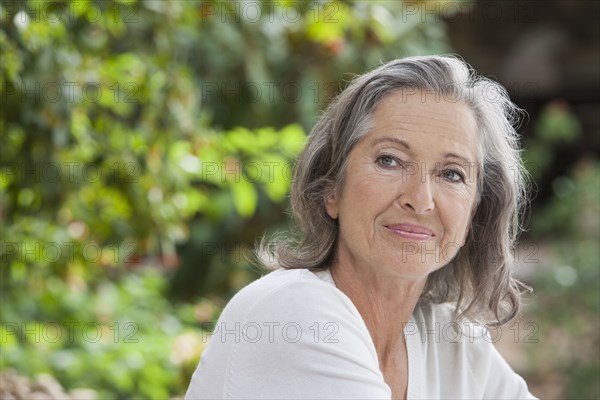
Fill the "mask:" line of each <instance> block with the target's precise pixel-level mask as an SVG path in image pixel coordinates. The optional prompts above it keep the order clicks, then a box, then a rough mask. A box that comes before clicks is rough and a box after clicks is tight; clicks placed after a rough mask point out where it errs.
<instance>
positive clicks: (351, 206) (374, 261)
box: [326, 91, 479, 279]
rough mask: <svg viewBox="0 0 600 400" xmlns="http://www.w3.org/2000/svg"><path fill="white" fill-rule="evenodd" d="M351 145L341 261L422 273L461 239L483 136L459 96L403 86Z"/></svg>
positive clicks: (339, 206) (337, 214) (337, 209)
mask: <svg viewBox="0 0 600 400" xmlns="http://www.w3.org/2000/svg"><path fill="white" fill-rule="evenodd" d="M373 123H374V124H373V126H372V129H371V130H370V131H369V132H368V133H367V134H366V135H365V136H364V137H363V138H362V139H361V140H360V141H359V142H358V143H357V144H356V145H355V146H354V148H353V149H352V151H351V153H350V156H349V159H348V164H347V168H346V173H345V182H344V185H343V187H342V188H341V191H340V192H338V193H336V194H334V195H332V196H331V197H329V198H328V199H327V200H326V208H327V212H328V214H329V215H330V216H331V217H332V218H338V219H339V235H338V243H337V257H336V263H340V264H346V263H350V264H351V265H352V266H354V267H356V268H363V267H365V268H372V269H374V270H376V272H377V273H379V274H385V275H390V276H403V277H405V278H410V279H421V278H424V277H426V276H427V275H428V274H429V273H431V272H433V271H435V270H436V269H438V268H440V267H442V266H444V265H446V264H447V263H448V262H449V261H450V260H451V259H452V258H453V257H454V256H455V255H456V253H457V252H458V250H459V248H460V247H461V246H462V245H464V243H465V240H466V237H467V233H468V229H469V225H470V222H471V217H472V215H473V213H474V207H475V200H476V195H477V173H478V172H477V171H478V168H477V163H478V162H479V159H478V156H477V155H478V150H477V149H478V136H477V126H476V122H475V118H474V115H473V113H472V111H471V110H470V109H469V108H468V107H467V106H466V105H465V104H463V103H462V102H448V101H445V100H444V99H443V98H442V97H436V96H434V95H433V94H430V93H428V94H425V93H424V92H417V93H414V92H413V93H412V94H406V93H403V92H401V91H398V92H394V93H393V94H390V95H388V96H387V97H386V98H384V99H383V101H382V102H380V103H379V105H378V106H377V108H376V109H375V110H374V112H373Z"/></svg>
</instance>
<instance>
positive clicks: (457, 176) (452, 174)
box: [442, 169, 465, 182]
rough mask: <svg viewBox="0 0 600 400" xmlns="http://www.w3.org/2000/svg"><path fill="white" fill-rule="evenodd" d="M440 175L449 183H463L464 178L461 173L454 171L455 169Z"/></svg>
mask: <svg viewBox="0 0 600 400" xmlns="http://www.w3.org/2000/svg"><path fill="white" fill-rule="evenodd" d="M442 175H443V176H444V178H445V179H447V180H449V181H451V182H464V181H465V176H464V175H463V173H462V172H460V171H458V170H455V169H448V170H446V171H444V172H442Z"/></svg>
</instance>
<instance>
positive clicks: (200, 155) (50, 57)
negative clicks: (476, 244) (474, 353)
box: [0, 0, 600, 399]
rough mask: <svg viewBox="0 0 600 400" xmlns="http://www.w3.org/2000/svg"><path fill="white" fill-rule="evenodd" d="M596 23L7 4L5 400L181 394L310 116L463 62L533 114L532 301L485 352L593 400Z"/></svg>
mask: <svg viewBox="0 0 600 400" xmlns="http://www.w3.org/2000/svg"><path fill="white" fill-rule="evenodd" d="M599 7H600V2H596V1H577V0H575V1H568V0H564V1H558V0H548V1H529V0H523V1H510V0H509V1H483V0H482V1H305V2H298V1H296V2H294V1H285V0H279V1H277V0H273V1H268V2H267V1H227V2H226V1H220V2H219V1H210V2H209V1H192V0H190V1H175V0H161V1H108V0H107V1H90V0H86V1H84V0H77V1H53V2H45V1H25V0H23V1H4V0H3V1H2V2H1V3H0V52H1V53H0V54H1V57H0V71H1V74H0V95H1V103H0V104H1V106H0V112H1V115H0V138H1V149H0V190H1V197H0V221H1V229H0V234H1V243H0V244H1V246H0V262H1V271H0V274H1V282H0V289H1V304H0V312H1V325H0V346H1V353H0V368H1V372H0V376H1V378H0V395H1V396H0V397H2V398H34V397H36V396H37V397H36V398H42V397H45V398H68V397H71V398H74V399H75V398H77V399H81V398H98V399H100V398H102V399H107V398H115V399H126V398H132V397H143V398H179V397H182V396H183V394H184V393H185V390H186V387H187V383H188V382H189V378H190V376H191V374H192V372H193V370H194V368H195V366H196V364H197V362H198V360H199V357H200V353H201V351H202V349H203V348H204V347H205V346H206V343H207V341H208V338H209V336H208V335H207V334H206V331H207V330H209V329H208V328H209V327H210V323H211V322H212V321H215V319H216V318H217V317H218V315H219V312H220V310H221V309H222V307H223V305H224V304H225V303H226V302H227V300H228V299H229V298H230V297H231V296H232V295H233V294H234V293H235V292H236V291H237V290H239V289H240V288H241V287H243V286H244V285H246V284H248V283H249V282H251V281H252V280H254V279H256V278H257V277H259V276H261V274H262V273H264V272H263V271H261V270H260V269H258V268H257V267H255V266H252V264H251V263H250V262H249V261H248V257H249V256H250V255H251V250H252V246H253V244H254V242H255V241H256V240H257V238H259V237H260V236H261V235H262V234H263V233H265V232H275V231H277V230H286V229H288V228H289V224H290V220H289V213H288V203H287V194H288V190H289V187H290V178H291V172H292V170H293V162H294V159H295V157H296V156H297V154H298V153H299V151H300V150H301V149H302V147H303V144H304V141H305V138H306V134H307V133H308V132H309V131H310V129H311V126H312V125H313V124H314V123H315V121H316V119H317V117H318V115H319V111H320V110H321V109H322V108H323V107H324V106H325V105H326V104H327V102H328V101H329V100H330V99H331V98H332V96H334V95H335V94H337V93H339V91H340V90H341V89H343V88H344V87H345V86H346V85H347V83H348V82H349V80H350V79H352V77H353V76H354V75H356V74H361V73H364V72H366V71H368V70H370V69H372V68H374V67H376V66H378V65H380V63H381V62H385V61H389V60H391V59H394V58H397V57H403V56H409V55H425V54H446V53H455V54H459V55H460V56H462V57H463V58H464V59H465V60H466V61H467V62H468V63H470V64H471V65H472V66H473V67H474V68H475V69H476V70H477V71H478V72H479V73H481V74H483V75H485V76H488V77H491V78H493V79H495V80H497V81H499V82H500V83H502V84H503V85H504V86H505V87H506V88H507V89H508V91H509V93H510V96H511V98H512V99H513V100H514V101H515V102H516V103H517V104H518V105H519V106H520V107H522V108H524V109H525V110H526V111H527V116H526V118H524V120H523V121H522V124H521V126H520V128H519V131H520V133H521V134H522V145H523V147H524V151H523V153H522V156H523V160H524V162H525V164H526V166H527V168H528V170H529V172H530V173H531V175H532V177H533V179H534V181H535V183H534V184H533V185H532V198H533V200H532V203H531V208H530V210H529V212H528V213H527V215H526V220H527V232H526V233H525V234H523V236H522V240H521V244H520V246H519V247H518V248H517V249H515V255H516V258H517V261H518V266H517V268H516V269H515V274H516V275H517V276H519V277H520V278H521V279H522V280H524V281H525V282H526V283H528V284H529V285H531V286H532V287H533V288H534V292H533V294H531V295H528V296H526V306H525V311H524V313H523V315H522V316H521V318H520V319H519V320H518V321H517V322H516V323H515V324H514V325H513V326H511V327H505V328H503V329H502V330H500V331H498V332H496V333H495V336H493V337H494V338H495V342H496V345H497V346H498V348H499V349H500V351H501V352H502V353H503V354H504V355H505V357H506V358H507V360H508V361H509V363H510V364H511V365H512V366H513V368H514V369H515V370H516V371H517V372H518V373H520V374H521V375H522V376H523V377H524V378H525V379H526V381H527V382H528V383H529V386H530V389H531V391H532V393H534V394H535V395H537V396H539V397H540V398H548V399H549V398H556V399H592V398H593V399H596V398H598V397H599V396H600V389H599V374H600V371H599V359H600V353H599V334H598V332H599V329H600V320H599V311H600V310H599V304H600V298H599V296H600V246H599V241H600V166H599V156H600V117H599V115H600V107H599V106H600V72H599V71H600V52H599V49H600V30H599V25H598V20H600V18H599V17H600V8H599ZM34 392H36V393H37V394H34ZM11 396H12V397H11ZM40 396H42V397H40Z"/></svg>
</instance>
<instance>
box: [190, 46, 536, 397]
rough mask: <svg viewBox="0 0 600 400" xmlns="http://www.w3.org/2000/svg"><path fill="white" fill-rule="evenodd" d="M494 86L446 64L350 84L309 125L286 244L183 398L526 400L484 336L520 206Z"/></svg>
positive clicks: (507, 284) (223, 322)
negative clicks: (292, 230)
mask: <svg viewBox="0 0 600 400" xmlns="http://www.w3.org/2000/svg"><path fill="white" fill-rule="evenodd" d="M517 110H518V109H517V108H516V107H515V106H514V105H513V104H512V103H511V102H510V100H509V99H508V97H507V95H506V92H505V90H504V89H503V88H502V87H501V86H500V85H498V84H497V83H495V82H493V81H490V80H488V79H485V78H481V77H478V76H476V75H475V74H474V73H473V72H472V71H471V70H470V69H469V68H468V66H467V65H466V64H465V63H464V62H462V61H461V60H459V59H457V58H453V57H441V56H428V57H410V58H404V59H399V60H395V61H392V62H389V63H387V64H385V65H383V66H381V67H379V68H377V69H375V70H373V71H371V72H369V73H367V74H365V75H362V76H360V77H358V78H356V79H354V80H353V81H352V83H351V84H350V85H349V86H348V88H347V89H345V90H344V91H343V92H342V93H341V94H340V95H339V96H338V97H337V98H336V99H335V100H334V101H333V102H332V103H331V104H330V105H329V106H328V107H327V109H326V111H325V112H324V114H323V115H322V117H321V118H320V120H319V122H318V123H317V124H316V126H315V127H314V129H313V130H312V132H311V134H310V136H309V139H308V143H307V145H306V148H305V150H304V152H303V153H302V154H301V156H300V158H299V161H298V164H297V166H296V170H295V175H294V182H293V184H292V191H291V204H292V211H293V215H294V217H295V222H296V224H297V228H298V230H299V233H300V237H299V238H291V237H290V238H285V237H283V238H282V237H279V238H278V239H277V240H274V241H271V242H270V243H267V242H266V241H263V243H262V244H261V246H260V251H259V256H260V259H261V262H262V264H263V265H265V266H267V267H271V268H273V269H275V271H273V272H271V273H269V274H267V275H266V276H264V277H262V278H261V279H259V280H257V281H255V282H253V283H252V284H250V285H248V286H247V287H246V288H244V289H242V290H241V291H240V292H239V293H238V294H237V295H235V296H234V297H233V299H232V300H231V301H230V302H229V303H228V305H227V306H226V307H225V309H224V310H223V313H222V315H221V317H220V318H219V320H218V322H217V324H216V326H215V329H214V332H213V335H212V338H211V340H210V342H209V344H208V346H207V348H206V349H205V351H204V352H203V354H202V357H201V360H200V364H199V365H198V368H197V370H196V372H195V373H194V375H193V377H192V381H191V383H190V386H189V389H188V392H187V395H186V398H189V399H192V398H253V399H265V398H295V399H300V398H306V399H317V398H319V399H324V398H327V399H351V398H357V399H390V398H394V399H396V398H399V399H404V398H408V399H417V398H425V399H437V398H452V399H462V398H469V399H482V398H489V399H501V398H503V399H529V398H534V397H533V396H532V395H531V394H530V393H529V391H528V390H527V385H526V384H525V382H524V381H523V379H522V378H521V377H519V376H518V375H517V374H515V373H514V372H513V371H512V369H511V368H510V367H509V365H508V364H507V363H506V362H505V361H504V360H503V359H502V357H501V356H500V355H499V353H498V352H497V351H496V350H495V348H494V346H493V344H492V343H491V340H490V336H489V335H487V334H486V330H485V329H483V328H482V327H483V326H485V325H484V324H492V325H496V326H502V325H504V324H506V323H507V322H509V321H511V320H512V319H513V318H514V317H515V316H516V315H517V314H518V313H519V308H520V298H519V296H520V293H521V291H522V289H523V288H524V286H522V285H521V284H520V283H519V282H517V281H516V280H515V279H514V278H513V277H512V276H511V266H512V264H513V258H512V253H511V250H512V247H513V245H514V243H515V239H516V235H517V234H518V231H519V219H518V217H519V210H520V207H521V205H522V204H523V202H524V194H525V191H524V182H525V181H524V171H523V168H522V165H521V163H520V161H519V154H518V151H519V150H518V138H517V134H516V132H515V129H514V128H513V124H514V123H515V122H516V116H517Z"/></svg>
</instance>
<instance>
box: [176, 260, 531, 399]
mask: <svg viewBox="0 0 600 400" xmlns="http://www.w3.org/2000/svg"><path fill="white" fill-rule="evenodd" d="M451 312H452V308H451V306H449V305H435V306H427V307H418V308H417V309H416V310H415V312H414V314H413V317H412V319H411V321H410V322H409V324H407V325H406V326H405V327H404V335H405V338H406V341H407V342H406V343H407V349H408V392H407V393H408V398H409V399H511V400H514V399H535V397H533V396H532V395H531V394H530V393H529V391H528V390H527V385H526V384H525V382H524V381H523V379H522V378H521V377H520V376H518V375H517V374H515V373H514V372H513V371H512V369H511V368H510V367H509V366H508V364H507V363H506V362H505V361H504V359H503V358H502V357H501V356H500V354H499V353H498V352H497V351H496V349H495V347H494V345H493V344H492V343H491V341H490V339H489V337H488V336H486V335H485V334H484V331H483V329H481V328H480V327H477V326H474V325H468V326H466V325H464V326H463V328H465V329H463V331H464V332H463V333H457V332H456V331H455V330H453V329H452V324H451V323H450V315H451ZM455 326H456V324H455ZM221 398H222V399H291V398H293V399H390V398H391V390H390V388H389V387H388V385H387V384H386V383H385V382H384V380H383V375H382V373H381V371H380V369H379V363H378V359H377V353H376V352H375V346H374V344H373V340H372V339H371V336H370V334H369V331H368V330H367V327H366V325H365V323H364V321H363V319H362V317H361V316H360V314H359V312H358V310H357V309H356V307H355V306H354V304H353V303H352V301H351V300H350V299H349V298H348V297H347V296H346V295H345V294H344V293H343V292H342V291H340V290H339V289H337V288H336V286H335V283H334V281H333V279H332V277H331V273H330V272H329V271H328V270H324V271H319V272H317V273H313V272H310V271H308V270H305V269H298V270H283V269H280V270H277V271H274V272H271V273H269V274H268V275H266V276H264V277H263V278H261V279H259V280H257V281H255V282H253V283H251V284H250V285H248V286H247V287H245V288H244V289H242V290H241V291H240V292H239V293H238V294H236V295H235V296H234V297H233V298H232V299H231V301H230V302H229V303H228V304H227V306H226V307H225V309H224V310H223V313H222V314H221V317H220V318H219V320H218V322H217V324H216V326H215V330H214V332H213V335H212V337H211V339H210V342H209V344H208V346H207V348H206V349H205V350H204V352H203V353H202V357H201V360H200V363H199V365H198V368H197V369H196V371H195V373H194V375H193V377H192V380H191V383H190V386H189V388H188V391H187V394H186V399H221Z"/></svg>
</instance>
